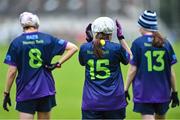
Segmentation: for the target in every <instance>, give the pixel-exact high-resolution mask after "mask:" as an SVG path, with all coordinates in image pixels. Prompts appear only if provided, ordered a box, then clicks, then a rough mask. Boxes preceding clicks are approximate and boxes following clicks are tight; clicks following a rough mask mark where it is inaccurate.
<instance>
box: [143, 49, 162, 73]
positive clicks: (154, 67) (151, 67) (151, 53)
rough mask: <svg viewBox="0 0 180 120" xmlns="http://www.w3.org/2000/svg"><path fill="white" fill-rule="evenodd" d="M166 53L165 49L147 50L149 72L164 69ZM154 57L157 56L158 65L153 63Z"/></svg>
mask: <svg viewBox="0 0 180 120" xmlns="http://www.w3.org/2000/svg"><path fill="white" fill-rule="evenodd" d="M164 54H165V51H162V50H161V51H149V50H148V51H146V53H145V57H146V58H147V65H148V72H151V71H163V70H164V59H163V57H164ZM153 58H156V59H155V60H156V63H157V64H156V65H153Z"/></svg>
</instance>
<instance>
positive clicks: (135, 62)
mask: <svg viewBox="0 0 180 120" xmlns="http://www.w3.org/2000/svg"><path fill="white" fill-rule="evenodd" d="M131 51H132V56H133V57H132V59H131V60H130V64H132V65H137V59H138V58H137V56H138V50H137V45H136V43H135V42H133V43H132V46H131Z"/></svg>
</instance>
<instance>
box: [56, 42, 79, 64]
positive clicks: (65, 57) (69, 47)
mask: <svg viewBox="0 0 180 120" xmlns="http://www.w3.org/2000/svg"><path fill="white" fill-rule="evenodd" d="M77 50H78V47H77V46H76V45H75V44H73V43H71V42H68V43H67V46H66V51H67V52H66V53H65V54H64V55H63V56H62V57H61V58H60V60H59V63H60V64H61V65H62V64H63V63H64V62H66V61H67V60H68V59H69V58H71V57H72V56H73V54H74V53H75V52H77Z"/></svg>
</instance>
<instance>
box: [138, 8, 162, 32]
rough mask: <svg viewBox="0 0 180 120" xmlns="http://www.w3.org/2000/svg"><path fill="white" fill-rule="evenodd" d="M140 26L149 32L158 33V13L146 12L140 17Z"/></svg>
mask: <svg viewBox="0 0 180 120" xmlns="http://www.w3.org/2000/svg"><path fill="white" fill-rule="evenodd" d="M138 24H139V25H140V26H141V27H143V28H145V29H147V30H149V31H158V23H157V15H156V12H153V11H150V10H145V11H144V13H143V14H142V15H140V16H139V20H138Z"/></svg>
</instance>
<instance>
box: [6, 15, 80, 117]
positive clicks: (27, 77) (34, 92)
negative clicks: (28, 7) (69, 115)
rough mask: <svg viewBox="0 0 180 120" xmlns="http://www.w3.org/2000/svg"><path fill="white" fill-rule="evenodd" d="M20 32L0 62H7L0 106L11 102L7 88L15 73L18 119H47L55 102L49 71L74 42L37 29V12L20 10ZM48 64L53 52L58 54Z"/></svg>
mask: <svg viewBox="0 0 180 120" xmlns="http://www.w3.org/2000/svg"><path fill="white" fill-rule="evenodd" d="M19 20H20V24H21V26H22V28H23V33H22V34H21V35H20V36H18V37H17V38H15V39H14V40H13V41H12V42H11V45H10V47H9V50H8V52H7V55H6V58H5V61H4V63H6V64H8V65H9V68H8V72H7V80H6V85H5V91H4V102H3V108H4V110H6V111H9V110H8V107H7V105H8V104H9V105H10V106H11V99H10V90H11V87H12V84H13V82H14V79H15V77H16V75H17V77H16V89H17V90H16V101H17V104H16V110H18V111H19V118H20V119H28V120H31V119H34V114H35V112H37V118H38V119H50V111H51V109H52V108H53V107H54V106H56V100H55V83H54V79H53V76H52V73H51V71H52V70H53V69H54V68H56V67H61V65H62V64H63V63H64V62H66V61H67V60H68V59H69V58H70V57H71V56H72V55H73V54H74V53H75V52H76V51H77V49H78V48H77V46H76V45H74V44H72V43H70V42H67V41H65V40H62V39H58V38H56V37H53V36H51V35H48V34H45V33H41V32H39V31H38V28H39V18H38V16H37V15H35V14H32V13H29V12H24V13H22V14H21V15H20V19H19ZM64 51H67V52H66V53H65V54H64V55H63V56H62V57H61V58H60V59H59V61H58V62H57V63H55V64H51V60H52V58H53V57H54V56H55V55H62V54H63V53H64Z"/></svg>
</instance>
